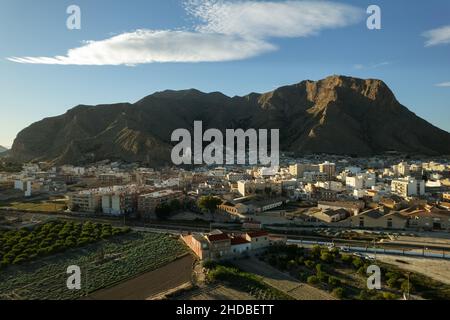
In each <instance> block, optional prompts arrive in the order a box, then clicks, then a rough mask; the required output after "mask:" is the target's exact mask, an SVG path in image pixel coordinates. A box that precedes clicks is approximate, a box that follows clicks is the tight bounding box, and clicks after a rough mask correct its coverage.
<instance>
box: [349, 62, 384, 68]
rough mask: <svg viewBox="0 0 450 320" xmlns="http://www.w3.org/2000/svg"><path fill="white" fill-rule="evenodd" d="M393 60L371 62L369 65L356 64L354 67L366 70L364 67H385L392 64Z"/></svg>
mask: <svg viewBox="0 0 450 320" xmlns="http://www.w3.org/2000/svg"><path fill="white" fill-rule="evenodd" d="M390 64H391V62H389V61H384V62H379V63H374V64H369V65H364V64H355V65H354V66H353V68H355V69H357V70H364V69H378V68H381V67H385V66H388V65H390Z"/></svg>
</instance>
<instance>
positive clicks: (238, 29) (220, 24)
mask: <svg viewBox="0 0 450 320" xmlns="http://www.w3.org/2000/svg"><path fill="white" fill-rule="evenodd" d="M185 4H186V9H187V11H188V12H189V13H190V14H191V15H192V16H194V17H196V18H199V19H200V20H201V21H202V22H203V24H201V25H199V26H197V30H198V31H201V32H217V33H223V34H239V35H243V36H248V37H256V38H267V37H306V36H311V35H315V34H317V33H318V32H319V31H321V30H323V29H329V28H339V27H345V26H348V25H351V24H353V23H357V22H359V21H360V20H361V19H362V18H363V16H364V11H363V10H362V9H359V8H356V7H353V6H350V5H345V4H340V3H334V2H327V1H283V2H271V1H268V2H265V1H264V2H262V1H220V0H219V1H217V0H216V1H213V0H187V1H185Z"/></svg>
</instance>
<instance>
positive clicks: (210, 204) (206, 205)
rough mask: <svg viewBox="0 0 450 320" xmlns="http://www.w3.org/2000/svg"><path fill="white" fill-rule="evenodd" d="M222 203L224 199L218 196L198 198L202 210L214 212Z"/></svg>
mask: <svg viewBox="0 0 450 320" xmlns="http://www.w3.org/2000/svg"><path fill="white" fill-rule="evenodd" d="M221 203H222V200H220V199H219V198H217V197H213V196H204V197H201V198H200V199H199V200H198V207H199V208H200V209H202V210H206V211H208V212H209V213H213V212H214V211H216V209H217V206H218V205H220V204H221Z"/></svg>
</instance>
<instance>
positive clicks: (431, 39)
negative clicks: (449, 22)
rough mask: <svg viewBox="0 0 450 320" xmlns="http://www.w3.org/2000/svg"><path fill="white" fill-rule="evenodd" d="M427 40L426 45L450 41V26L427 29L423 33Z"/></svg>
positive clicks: (430, 45)
mask: <svg viewBox="0 0 450 320" xmlns="http://www.w3.org/2000/svg"><path fill="white" fill-rule="evenodd" d="M422 35H423V36H424V37H425V38H427V41H426V42H425V46H426V47H432V46H437V45H442V44H449V43H450V26H444V27H441V28H437V29H433V30H429V31H426V32H424V33H423V34H422Z"/></svg>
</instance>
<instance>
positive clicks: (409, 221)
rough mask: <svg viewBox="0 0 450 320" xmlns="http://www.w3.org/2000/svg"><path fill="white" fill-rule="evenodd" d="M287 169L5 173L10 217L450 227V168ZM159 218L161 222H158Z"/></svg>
mask: <svg viewBox="0 0 450 320" xmlns="http://www.w3.org/2000/svg"><path fill="white" fill-rule="evenodd" d="M281 162H282V163H281V164H280V166H277V167H270V168H268V167H252V166H247V167H245V166H224V167H218V166H216V167H210V166H199V167H193V168H192V169H188V168H179V167H176V168H169V167H168V168H160V169H158V168H146V167H141V166H139V165H138V164H125V163H120V162H112V161H103V162H100V163H96V164H92V165H89V166H73V165H64V166H59V167H54V166H51V167H49V166H48V164H46V163H34V164H25V165H23V169H22V171H21V172H13V173H7V172H4V173H1V174H0V188H1V195H0V203H1V204H2V207H1V209H2V211H3V212H5V213H6V214H7V217H6V220H4V221H2V224H5V223H7V222H8V219H13V220H14V213H15V212H28V211H31V212H34V213H36V214H39V213H47V214H48V213H60V214H67V215H71V216H77V215H82V216H83V217H89V216H92V217H99V216H101V217H111V218H116V219H118V218H120V219H124V220H126V221H130V222H136V223H139V222H148V223H155V224H158V223H160V224H163V223H161V221H170V220H173V221H178V222H180V221H183V220H186V221H191V224H190V225H192V222H193V221H198V222H199V225H200V226H204V225H206V224H207V223H208V224H211V223H218V224H222V225H226V224H233V226H235V227H236V226H240V227H238V229H242V230H249V229H251V230H255V229H256V230H263V229H265V228H266V227H270V226H278V227H282V226H284V227H286V228H291V229H295V228H297V227H324V228H327V227H330V228H331V227H332V228H341V229H346V228H347V229H373V230H385V231H388V230H397V231H398V230H411V231H418V232H419V231H435V232H448V231H450V171H449V169H450V165H449V163H448V162H442V161H440V162H434V161H419V160H410V161H407V160H403V159H401V157H399V156H397V157H396V156H391V155H390V156H385V157H378V158H377V157H373V158H368V159H364V158H345V157H337V156H336V157H332V156H329V157H328V156H310V157H305V158H302V159H294V158H290V157H287V156H286V155H284V156H283V157H282V159H281ZM158 221H159V222H158Z"/></svg>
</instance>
